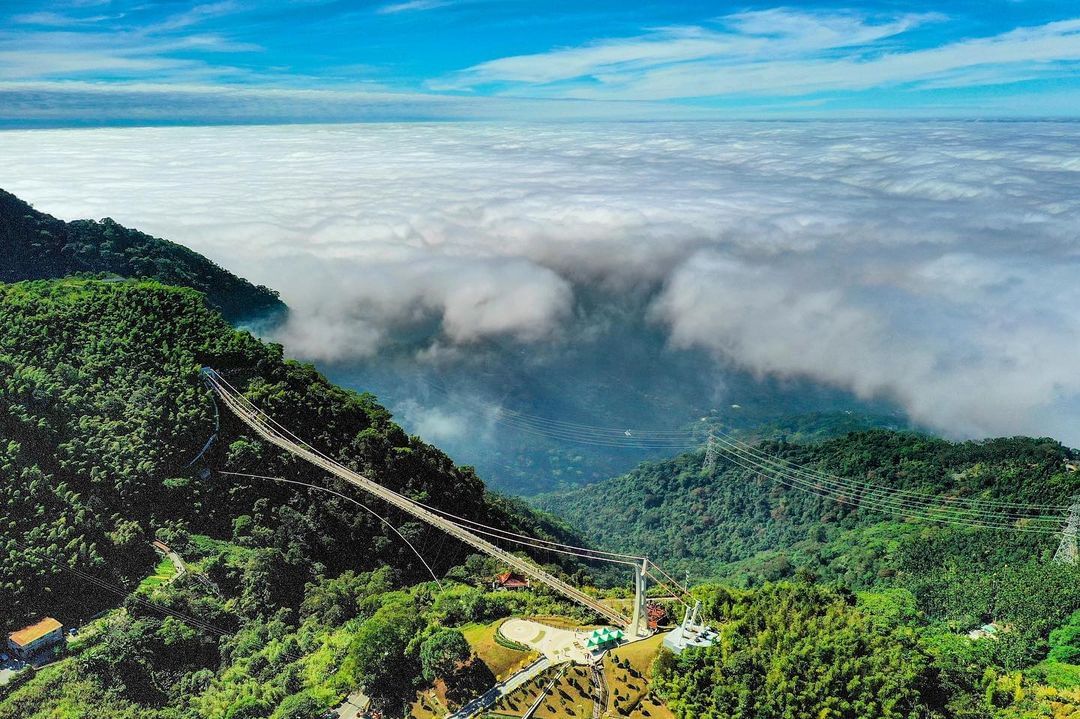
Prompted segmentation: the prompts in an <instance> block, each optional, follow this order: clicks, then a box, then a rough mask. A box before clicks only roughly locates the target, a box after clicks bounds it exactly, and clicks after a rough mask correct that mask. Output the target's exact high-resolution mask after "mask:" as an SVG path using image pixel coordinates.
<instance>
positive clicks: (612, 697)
mask: <svg viewBox="0 0 1080 719" xmlns="http://www.w3.org/2000/svg"><path fill="white" fill-rule="evenodd" d="M663 641H664V635H663V634H657V635H655V636H652V637H649V638H648V639H645V640H643V641H640V642H633V643H631V644H627V645H626V646H623V647H619V648H618V649H615V650H614V651H610V652H608V653H607V655H606V656H605V657H604V680H605V681H606V682H607V688H608V706H607V711H606V716H611V717H632V718H633V719H639V718H641V717H651V718H652V719H671V718H672V716H673V715H672V714H671V712H670V711H668V709H667V707H665V706H664V705H663V704H662V703H661V702H660V700H659V699H657V698H656V697H655V696H653V695H652V694H651V693H650V692H649V679H650V677H651V676H652V662H653V659H655V658H656V655H657V654H658V653H659V652H660V645H661V644H663ZM627 710H631V711H629V713H622V712H626V711H627Z"/></svg>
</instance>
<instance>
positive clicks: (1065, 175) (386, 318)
mask: <svg viewBox="0 0 1080 719" xmlns="http://www.w3.org/2000/svg"><path fill="white" fill-rule="evenodd" d="M0 158H2V161H0V187H3V188H5V189H7V190H9V191H12V192H14V193H16V194H18V195H20V196H22V197H23V198H25V199H27V200H29V201H31V202H32V203H33V204H34V205H35V206H36V207H37V208H38V209H40V210H43V211H46V212H50V213H52V214H54V215H57V216H59V217H62V218H64V219H74V218H78V217H95V218H98V217H104V216H110V217H113V218H115V219H116V220H118V221H120V222H122V223H123V224H126V225H129V226H134V227H138V228H140V229H143V230H145V231H147V232H150V233H153V234H157V235H160V236H164V237H168V238H170V239H174V240H176V241H179V242H182V243H184V244H187V245H189V246H190V247H192V248H194V249H196V250H198V251H200V252H202V253H204V254H206V255H208V256H210V257H212V258H213V259H215V260H216V261H218V262H219V263H221V264H223V265H224V266H226V267H228V268H229V269H231V270H233V271H235V272H237V273H238V274H241V275H243V276H245V277H248V278H249V279H251V280H253V281H256V282H260V283H265V284H268V285H270V286H272V287H275V288H277V289H279V290H280V291H281V292H282V295H283V298H284V299H285V300H286V301H287V302H288V303H289V305H290V306H291V308H292V309H293V313H292V316H291V319H290V321H289V323H288V325H287V326H286V327H285V328H284V329H283V331H282V333H281V336H280V337H279V339H280V340H282V341H283V342H285V343H286V345H287V346H288V348H289V349H290V350H291V351H292V352H294V353H296V354H299V355H301V356H304V357H306V358H310V359H314V360H321V361H333V362H342V361H348V360H349V359H351V358H355V359H358V360H359V359H362V358H371V357H373V356H378V354H379V353H380V352H383V351H385V350H386V348H388V347H390V346H392V345H395V344H397V345H400V344H401V343H402V342H409V343H413V344H414V345H415V346H416V347H418V348H420V349H419V350H418V351H419V352H420V353H421V356H432V357H434V356H437V355H442V354H446V353H451V354H452V353H467V352H468V351H469V348H470V347H472V346H475V343H477V342H478V341H482V340H486V339H489V338H497V339H500V340H503V341H510V342H520V343H524V344H527V345H532V346H536V347H547V348H550V347H557V346H558V345H559V343H560V342H566V341H570V340H568V338H573V337H574V336H575V334H576V333H577V332H580V331H582V328H583V327H587V326H588V324H589V323H590V322H593V321H595V318H594V317H593V315H594V314H595V313H594V312H592V311H590V310H587V309H584V308H583V306H582V302H581V298H582V296H583V294H584V293H585V291H586V289H588V294H589V295H590V296H591V297H593V298H595V297H597V296H599V297H600V298H601V300H600V305H603V304H605V303H607V304H608V305H610V307H613V308H640V309H639V310H635V311H640V313H641V314H642V316H643V317H644V318H645V319H646V320H647V321H648V322H651V323H653V325H654V326H656V327H660V328H662V329H663V331H664V332H666V333H667V335H668V337H669V341H670V343H671V344H672V345H673V346H675V347H681V348H698V349H704V350H707V351H709V352H711V353H713V354H714V355H715V356H716V357H717V358H718V359H719V360H720V361H721V362H722V363H724V364H726V365H728V366H735V367H738V368H741V369H745V370H749V371H750V372H753V373H756V374H759V375H761V376H776V377H797V378H808V379H812V380H815V381H817V382H821V383H824V384H828V385H830V386H834V387H838V388H841V389H844V390H848V391H850V392H853V393H855V394H857V395H859V396H862V397H866V398H870V397H873V398H885V399H888V400H890V401H893V402H895V403H897V404H898V405H900V406H901V407H903V408H904V409H905V410H906V411H907V412H908V413H909V414H910V415H911V417H912V419H914V420H915V421H917V422H920V423H923V424H926V425H929V426H931V427H934V428H936V429H939V430H941V431H943V432H945V433H947V434H950V435H956V436H983V435H998V434H1012V433H1026V434H1037V435H1043V434H1045V435H1053V436H1056V437H1058V438H1060V439H1063V440H1065V441H1067V442H1070V443H1072V444H1073V445H1080V368H1078V357H1080V272H1078V270H1080V124H1070V123H1049V122H1046V123H974V122H970V123H870V122H844V123H741V124H715V123H687V124H664V123H640V124H577V125H550V124H543V125H524V124H523V125H492V124H479V123H477V124H430V125H420V124H387V125H336V126H277V127H273V126H267V127H209V128H206V127H203V128H140V129H95V130H50V131H9V132H0ZM593 306H594V307H595V306H596V305H595V303H593ZM608 316H610V315H608ZM616 316H617V313H616ZM403 338H407V339H403ZM614 351H617V348H614ZM658 371H660V368H658Z"/></svg>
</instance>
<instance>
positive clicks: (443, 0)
mask: <svg viewBox="0 0 1080 719" xmlns="http://www.w3.org/2000/svg"><path fill="white" fill-rule="evenodd" d="M451 4H452V0H408V1H407V2H399V3H390V4H388V5H382V6H380V7H379V8H377V9H376V10H375V12H377V13H379V14H380V15H395V14H397V13H402V12H417V11H421V10H434V9H436V8H441V7H446V6H447V5H451Z"/></svg>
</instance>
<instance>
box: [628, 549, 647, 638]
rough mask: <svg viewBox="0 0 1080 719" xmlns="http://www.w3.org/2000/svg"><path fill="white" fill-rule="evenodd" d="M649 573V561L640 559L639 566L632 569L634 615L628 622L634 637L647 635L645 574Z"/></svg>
mask: <svg viewBox="0 0 1080 719" xmlns="http://www.w3.org/2000/svg"><path fill="white" fill-rule="evenodd" d="M648 571H649V560H648V559H647V558H646V559H642V560H641V566H640V567H638V566H635V567H634V615H633V617H632V618H631V620H630V627H629V629H630V633H631V634H632V635H633V636H634V637H645V636H648V634H649V610H648V607H647V606H646V594H645V590H646V589H647V585H646V577H645V573H646V572H648Z"/></svg>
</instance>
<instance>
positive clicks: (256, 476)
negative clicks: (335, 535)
mask: <svg viewBox="0 0 1080 719" xmlns="http://www.w3.org/2000/svg"><path fill="white" fill-rule="evenodd" d="M219 474H230V475H233V476H236V477H250V478H252V479H270V480H273V481H275V482H285V483H287V484H298V485H300V486H302V487H309V488H311V489H317V490H319V491H320V492H329V493H330V494H333V495H334V496H336V497H341V498H342V499H344V500H345V501H347V502H352V503H353V504H355V505H356V506H358V507H360V508H361V509H365V510H367V511H368V512H369V513H370V514H372V515H373V516H374V517H375V518H376V519H378V520H379V521H380V522H382V523H383V524H385V525H386V526H387V527H389V528H390V529H391V530H393V532H394V534H396V535H397V536H398V537H399V538H400V539H401V541H403V542H405V544H407V545H409V549H411V550H412V551H413V554H415V555H416V558H417V559H419V560H420V562H421V563H422V564H423V565H424V568H425V569H427V570H428V573H429V574H431V578H432V579H434V580H435V583H436V584H438V585H439V589H442V588H443V585H442V582H440V581H439V578H438V577H437V576H435V570H433V569H432V568H431V566H430V565H429V564H428V563H427V562H426V561H425V560H424V557H423V555H421V554H420V552H419V551H417V549H416V547H414V546H413V543H412V542H410V541H409V540H408V539H407V538H406V537H405V535H404V534H402V533H401V532H399V531H398V528H397V527H395V526H394V525H392V524H390V522H389V521H388V520H386V519H385V518H384V517H383V516H382V515H380V514H378V513H377V512H376V511H375V510H374V509H372V508H371V507H368V506H367V505H365V504H363V503H362V502H359V501H358V500H355V499H353V498H352V497H349V496H347V495H344V494H342V493H341V492H335V491H334V490H332V489H329V488H327V487H320V486H319V485H317V484H309V483H308V482H298V481H296V480H293V479H285V478H283V477H266V476H263V475H261V474H245V473H243V472H225V471H219Z"/></svg>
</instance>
